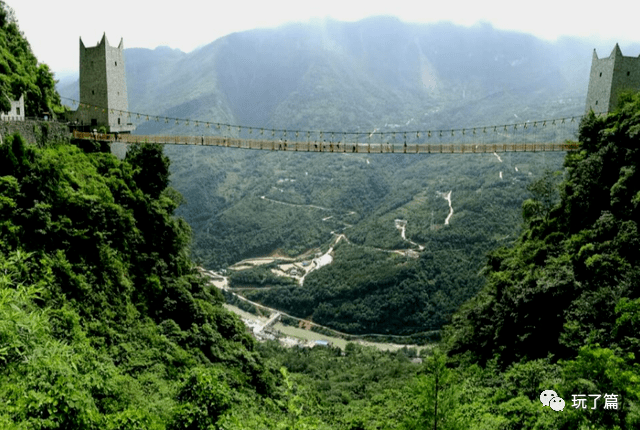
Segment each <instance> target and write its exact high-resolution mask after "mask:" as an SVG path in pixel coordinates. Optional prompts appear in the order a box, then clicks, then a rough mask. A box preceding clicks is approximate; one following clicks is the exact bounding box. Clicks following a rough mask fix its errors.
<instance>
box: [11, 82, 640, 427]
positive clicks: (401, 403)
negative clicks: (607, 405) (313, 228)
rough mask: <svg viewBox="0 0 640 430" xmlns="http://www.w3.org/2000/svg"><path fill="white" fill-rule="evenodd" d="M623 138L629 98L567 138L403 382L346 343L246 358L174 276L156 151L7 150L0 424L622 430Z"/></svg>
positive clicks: (626, 413)
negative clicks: (480, 281) (480, 277)
mask: <svg viewBox="0 0 640 430" xmlns="http://www.w3.org/2000/svg"><path fill="white" fill-rule="evenodd" d="M639 126H640V95H638V96H634V97H633V98H632V99H630V100H627V104H626V105H625V106H624V108H623V109H621V110H620V111H618V112H617V113H615V114H613V115H611V116H609V117H607V118H595V117H591V118H589V119H587V120H586V121H585V122H584V123H583V126H582V129H581V150H580V151H579V152H576V153H571V154H569V155H568V156H567V158H566V165H567V168H568V174H567V176H566V178H565V179H564V180H563V181H562V184H561V186H560V192H559V196H558V198H557V199H556V198H554V197H553V195H554V193H553V191H549V193H545V192H541V190H543V191H544V190H552V189H553V187H552V186H549V184H548V182H549V181H553V180H554V176H553V175H546V176H544V175H543V176H542V177H541V179H540V180H537V181H534V182H533V183H531V185H530V187H529V188H531V190H532V195H533V197H534V198H537V199H541V198H543V197H545V196H548V199H547V200H544V199H542V200H537V201H536V200H532V201H529V202H526V204H525V205H524V206H523V208H524V209H525V210H524V212H525V221H526V226H525V229H524V231H523V232H522V233H521V235H520V238H519V239H518V241H517V242H516V243H515V244H514V246H513V247H510V248H508V247H505V248H501V249H499V250H497V251H494V252H493V253H491V254H490V256H489V258H488V260H487V266H486V269H485V272H486V278H487V283H486V285H485V286H484V287H483V288H482V291H481V293H480V294H479V295H478V296H477V297H476V298H474V299H472V300H471V301H469V302H468V303H467V304H465V305H464V306H463V307H462V309H461V310H460V311H459V312H457V313H455V314H454V317H453V319H452V321H453V323H452V324H451V325H450V326H448V328H447V330H446V335H445V338H444V342H443V344H442V345H441V346H440V347H438V348H435V349H433V350H432V352H430V353H429V355H427V356H426V357H423V360H424V361H423V363H422V364H414V363H412V362H411V361H410V359H411V358H412V357H414V356H415V351H412V350H409V349H404V350H399V351H397V352H395V353H388V352H387V353H385V352H380V351H376V350H374V349H370V348H363V347H360V346H357V345H354V344H347V347H346V349H345V351H344V355H343V353H342V352H341V351H340V350H338V349H332V348H325V347H316V348H314V349H300V348H293V349H284V348H282V347H279V346H277V345H275V344H272V343H265V344H256V343H255V342H254V341H253V340H252V339H251V338H250V337H249V336H248V335H247V334H245V329H244V327H243V326H242V324H241V323H240V321H239V320H238V319H237V317H234V316H233V315H231V314H229V313H228V312H227V311H225V310H224V309H223V308H222V306H221V303H222V297H221V295H220V293H218V292H217V291H216V290H215V289H213V288H211V287H209V286H207V285H205V284H204V282H203V281H202V280H201V279H200V278H199V277H198V276H197V275H196V272H195V271H194V270H193V268H192V265H191V263H190V262H189V259H188V254H187V252H186V250H187V248H186V246H187V243H188V239H189V228H188V226H187V225H186V224H185V223H184V221H181V220H178V219H176V218H174V217H173V216H172V213H173V211H174V210H175V209H176V206H177V204H178V202H179V201H180V198H179V196H178V195H177V194H176V193H175V192H174V191H172V190H171V189H170V188H163V186H162V178H164V177H166V174H167V172H168V170H167V162H166V157H165V156H164V155H162V152H161V148H159V147H156V146H154V145H141V146H139V147H137V148H134V150H133V151H132V152H131V156H130V157H129V158H128V159H126V160H124V161H122V162H120V161H118V160H117V159H115V158H114V157H113V156H111V155H110V154H104V153H100V152H94V153H89V154H86V153H83V152H81V151H80V150H79V149H77V148H76V147H73V146H69V145H65V144H52V143H50V144H47V145H45V146H44V147H43V148H35V147H27V146H25V145H24V142H23V141H22V139H21V138H20V137H19V136H17V135H16V136H12V137H9V138H7V139H5V141H4V143H3V145H2V146H1V147H0V162H1V166H2V171H3V173H8V174H5V175H4V176H2V177H1V178H0V215H1V217H0V221H1V224H0V230H1V231H2V242H1V245H0V273H1V276H0V340H1V346H0V360H1V361H2V367H0V399H1V400H2V402H3V404H4V405H6V407H5V408H3V409H2V410H0V423H1V424H2V427H3V428H10V429H22V428H24V429H26V428H42V429H47V428H48V429H55V428H87V429H92V428H96V429H97V428H100V429H102V428H107V429H109V428H113V429H116V428H118V429H121V428H132V429H133V428H157V429H175V428H194V429H195V428H223V429H256V428H257V429H271V428H282V429H302V428H307V429H330V428H335V429H357V428H360V429H367V430H368V429H374V428H375V429H414V428H425V427H427V428H431V427H433V426H437V427H438V428H443V429H457V428H460V429H462V428H464V429H484V428H497V429H511V428H528V429H547V428H562V429H576V430H578V429H584V428H588V427H589V426H596V427H597V428H604V429H621V430H626V429H632V428H636V427H637V426H638V425H639V424H640V410H639V408H638V405H639V404H640V403H639V402H640V391H639V390H638V388H637V387H638V386H639V385H640V384H639V383H640V377H639V376H638V374H639V370H640V369H639V365H638V361H637V357H638V356H639V355H638V354H640V351H639V350H638V348H639V346H640V339H639V338H638V328H639V324H640V323H639V321H638V310H639V305H638V301H639V299H638V294H637V291H635V289H634V288H633V286H634V285H635V284H634V282H637V279H638V277H637V272H638V261H637V255H636V254H637V253H635V252H633V251H634V250H636V249H637V241H638V238H637V232H636V229H637V226H636V221H635V220H636V219H637V213H636V212H637V207H638V203H639V202H640V197H639V196H640V191H639V190H638V185H637V184H638V183H639V182H638V181H637V178H635V176H634V175H635V171H636V168H637V165H638V151H637V148H638V146H637V144H636V142H637V129H638V127H639ZM150 165H155V166H156V168H158V166H160V170H159V171H157V172H156V173H158V174H157V175H156V176H153V177H152V178H155V179H149V178H150V177H149V176H145V175H142V174H141V173H142V172H144V169H145V166H150ZM162 166H164V169H165V170H162ZM605 178H606V179H605ZM149 181H152V182H153V181H156V182H155V185H153V184H150V183H149ZM142 187H145V189H146V190H147V192H144V191H143V189H142ZM158 190H159V194H158V195H157V196H155V197H154V196H153V195H152V194H150V193H156V194H157V192H158ZM597 199H599V200H597ZM545 202H548V205H547V206H545ZM596 203H597V204H596ZM527 207H538V208H541V210H533V211H531V210H526V208H527ZM545 208H549V210H548V211H546V210H545ZM596 212H597V213H596ZM138 220H144V222H139V221H138ZM605 227H606V228H605ZM559 232H562V233H561V236H559V235H558V233H559ZM634 232H635V233H634ZM585 238H588V243H584V240H585ZM355 246H358V245H353V244H347V243H341V244H340V245H339V246H337V249H336V252H345V251H347V252H348V251H349V250H350V249H352V248H353V247H355ZM587 254H588V255H587ZM403 258H404V257H400V256H398V257H394V256H389V257H388V260H389V262H388V263H384V262H383V264H381V267H382V268H384V267H385V265H386V264H389V265H390V266H389V267H392V266H394V265H395V264H396V263H397V261H396V260H402V261H405V260H403ZM421 261H422V259H421V260H418V261H415V262H414V263H413V264H415V265H419V264H423V263H421ZM329 267H331V266H327V269H328V268H329ZM408 267H409V268H408V269H407V268H404V267H403V266H400V267H398V268H396V269H394V270H399V271H401V272H402V271H407V270H409V271H410V270H415V268H413V269H412V267H411V265H408ZM322 270H324V269H322ZM318 273H321V271H318ZM364 274H366V273H363V275H364ZM572 274H573V275H572ZM587 274H588V277H587V276H586V275H587ZM384 276H386V275H385V274H381V279H383V280H384ZM576 276H578V279H577V280H576V278H575V277H576ZM368 279H369V281H367V282H373V281H374V279H371V278H368ZM578 281H579V283H578ZM506 282H510V284H508V285H506V284H505V283H506ZM499 291H502V294H501V295H499V294H498V292H499ZM545 294H546V295H545ZM548 294H551V295H552V296H548ZM538 295H542V296H543V297H544V304H538V305H536V303H540V300H542V298H539V297H537V296H538ZM554 300H556V301H555V302H554ZM558 300H563V301H562V303H564V305H565V307H564V309H560V308H559V307H558V305H557V304H556V302H557V301H558ZM507 302H508V305H507ZM594 303H595V304H596V305H594ZM527 306H528V307H527ZM516 312H518V313H516ZM556 312H557V313H556ZM558 320H560V321H559V322H558ZM556 328H558V331H553V330H555V329H556ZM489 336H490V337H489ZM275 369H280V370H279V371H276V370H275ZM545 389H552V390H555V391H556V392H557V393H558V394H559V395H560V397H562V398H563V399H564V400H565V402H566V405H565V410H564V411H563V412H556V411H553V410H551V409H550V408H548V407H542V405H541V403H540V400H539V395H540V392H541V391H542V390H545ZM574 394H596V395H601V396H604V395H605V394H607V395H610V394H615V395H616V396H617V403H616V404H617V406H618V407H617V409H604V406H603V405H604V397H603V398H601V399H600V400H599V402H598V404H597V407H596V408H595V409H592V404H593V403H592V402H593V400H592V398H591V397H587V399H586V400H587V404H588V407H587V408H585V409H582V408H578V409H576V408H573V407H572V403H573V400H572V396H573V395H574Z"/></svg>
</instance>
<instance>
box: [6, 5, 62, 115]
mask: <svg viewBox="0 0 640 430" xmlns="http://www.w3.org/2000/svg"><path fill="white" fill-rule="evenodd" d="M21 95H24V97H25V112H24V113H25V115H26V116H40V114H41V113H44V112H49V113H53V112H54V111H58V112H60V111H61V110H62V107H61V104H60V95H59V94H58V92H57V91H56V89H55V81H54V79H53V73H52V72H51V70H49V66H47V65H46V64H38V60H37V59H36V57H35V56H34V55H33V52H31V46H29V42H28V41H27V39H26V38H25V37H24V35H23V34H22V32H21V31H20V29H19V28H18V22H17V21H16V19H15V15H14V14H13V11H12V10H11V9H10V8H9V7H8V6H7V5H6V3H5V2H3V1H2V2H0V111H5V112H6V111H8V110H9V109H10V108H11V104H10V101H11V100H17V99H19V98H20V96H21Z"/></svg>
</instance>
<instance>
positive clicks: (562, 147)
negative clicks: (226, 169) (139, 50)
mask: <svg viewBox="0 0 640 430" xmlns="http://www.w3.org/2000/svg"><path fill="white" fill-rule="evenodd" d="M74 137H75V138H76V139H88V140H102V141H110V142H118V143H124V144H134V143H144V142H148V143H161V144H165V145H200V146H222V147H227V148H239V149H257V150H267V151H292V152H329V153H363V154H392V153H398V154H440V153H442V154H472V153H493V152H546V151H571V150H575V149H578V144H577V143H498V144H487V143H477V144H473V143H464V144H462V143H461V144H456V143H445V144H429V143H408V144H403V143H356V142H352V143H344V142H316V141H311V142H299V141H298V142H291V141H288V142H287V141H273V140H257V139H256V140H251V139H236V138H229V137H220V136H159V135H153V136H141V135H133V134H121V135H119V136H118V138H117V139H116V137H115V135H113V134H95V133H83V132H78V131H74Z"/></svg>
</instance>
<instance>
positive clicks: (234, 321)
mask: <svg viewBox="0 0 640 430" xmlns="http://www.w3.org/2000/svg"><path fill="white" fill-rule="evenodd" d="M158 159H160V160H165V161H163V162H167V161H166V157H164V156H163V155H162V149H161V148H157V147H149V148H143V150H142V151H140V153H138V154H137V157H136V158H135V160H136V161H135V162H136V165H131V164H130V163H129V162H127V161H124V162H120V161H118V160H117V159H116V158H115V157H113V156H112V155H110V154H104V153H91V154H85V153H83V152H82V151H80V150H79V149H78V148H76V147H74V146H69V145H66V144H54V143H49V144H47V145H45V146H44V147H43V148H34V147H28V146H26V145H25V144H24V141H23V140H22V138H21V137H20V136H19V135H15V136H11V137H9V138H7V139H6V140H5V141H4V143H3V144H2V145H0V165H2V166H3V167H5V169H4V170H3V174H5V176H2V177H0V214H1V215H2V217H1V218H0V229H1V231H2V238H1V239H0V361H2V366H1V367H0V369H1V370H0V387H2V388H0V398H1V399H2V402H3V404H5V405H8V409H7V408H5V409H3V410H2V411H0V422H1V423H3V424H4V423H6V424H7V426H9V425H10V424H11V425H14V426H17V427H16V428H23V427H24V428H78V429H80V428H87V429H89V428H108V429H116V428H117V429H122V428H131V429H134V428H167V425H169V423H175V425H178V424H180V423H190V422H191V423H196V424H195V425H196V427H197V428H202V426H201V425H200V424H202V423H209V424H212V425H213V424H215V422H216V420H217V419H218V418H219V417H220V414H221V413H222V412H224V411H225V410H226V409H225V408H228V407H229V405H230V404H231V403H230V399H229V398H227V400H225V401H224V402H222V403H220V402H221V401H219V399H218V398H217V397H216V398H215V399H213V400H212V398H210V397H207V396H209V394H207V395H206V396H205V393H209V390H208V389H206V386H207V385H206V384H209V383H214V384H217V382H215V381H217V379H211V377H210V376H207V375H209V373H210V372H211V371H212V370H211V369H214V368H210V367H208V366H211V365H212V363H222V364H223V365H224V369H225V370H224V371H223V372H222V373H219V374H216V375H222V374H224V375H226V376H225V378H227V379H226V380H227V381H231V382H228V383H232V384H233V387H234V389H235V390H237V391H238V392H245V393H247V394H245V396H249V397H251V396H258V393H262V394H266V393H269V392H270V391H271V390H272V389H273V387H274V383H275V379H274V376H273V374H272V373H271V372H270V371H269V370H268V367H266V368H265V365H264V363H263V362H262V360H261V358H260V357H259V356H258V355H257V353H256V352H255V351H254V347H255V345H254V342H253V340H252V339H251V338H250V337H249V336H248V334H246V333H245V328H244V326H243V324H242V323H241V322H240V321H239V319H238V318H237V317H235V316H233V315H232V314H230V313H229V312H227V311H225V310H224V309H223V308H222V306H221V305H222V302H223V298H222V295H221V294H220V293H219V292H218V291H217V290H216V289H214V288H211V287H209V286H207V285H205V282H204V280H202V279H201V278H200V277H199V276H198V275H197V272H196V271H195V270H194V268H193V265H192V263H191V262H190V260H189V258H188V251H187V245H188V242H189V239H190V229H189V227H188V225H187V224H186V223H185V222H184V221H183V220H180V219H176V218H175V217H173V216H172V215H173V211H174V210H175V208H176V207H177V206H178V204H179V202H180V196H179V195H178V194H177V193H176V192H175V191H173V190H171V189H167V188H166V182H163V181H162V178H159V179H154V178H153V177H152V178H149V177H147V178H146V179H145V180H146V181H147V182H145V183H144V185H142V186H140V185H139V184H138V182H139V181H140V180H141V179H140V178H138V179H136V174H137V173H138V172H139V170H138V169H139V167H138V166H148V165H149V161H150V160H151V161H153V160H158ZM154 180H156V182H155V183H152V182H153V181H154ZM143 187H144V188H143ZM198 375H200V376H198ZM193 378H196V379H195V380H192V379H193ZM194 381H195V382H194ZM198 381H199V382H198ZM207 381H209V382H207ZM198 384H200V385H198ZM203 384H204V385H203ZM221 389H222V388H221ZM189 390H192V391H189ZM194 390H195V391H194ZM227 390H228V389H227ZM222 392H223V391H221V393H222ZM190 393H191V394H190ZM212 402H213V403H212ZM214 403H215V404H216V405H217V404H218V403H220V404H222V405H223V406H224V407H223V409H217V410H219V411H220V413H219V414H218V415H215V414H213V413H212V410H213V409H212V408H214V407H218V406H214ZM203 414H204V415H203ZM205 415H206V416H207V417H208V418H203V417H204V416H205ZM203 420H204V421H203ZM207 420H208V421H207Z"/></svg>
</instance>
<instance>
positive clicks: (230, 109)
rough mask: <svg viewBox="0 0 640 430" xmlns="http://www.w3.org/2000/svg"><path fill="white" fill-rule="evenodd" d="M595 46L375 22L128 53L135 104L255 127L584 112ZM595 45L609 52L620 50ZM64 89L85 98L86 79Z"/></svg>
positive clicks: (392, 125)
mask: <svg viewBox="0 0 640 430" xmlns="http://www.w3.org/2000/svg"><path fill="white" fill-rule="evenodd" d="M125 45H126V41H125ZM593 48H594V46H593V43H592V42H590V41H587V40H582V39H561V40H559V41H557V42H554V43H551V42H547V41H542V40H540V39H537V38H535V37H534V36H531V35H527V34H521V33H514V32H508V31H501V30H496V29H494V28H492V27H491V26H490V25H488V24H484V25H476V26H473V27H460V26H456V25H453V24H448V23H441V24H430V25H427V24H407V23H403V22H401V21H399V20H398V19H395V18H390V17H375V18H368V19H365V20H362V21H358V22H353V23H345V22H337V21H331V20H327V21H322V22H316V23H312V24H289V25H284V26H282V27H279V28H276V29H265V30H253V31H246V32H241V33H234V34H231V35H228V36H226V37H223V38H220V39H218V40H216V41H214V42H212V43H210V44H209V45H206V46H204V47H202V48H200V49H198V50H195V51H193V52H191V53H189V54H186V53H183V52H181V51H179V50H172V49H169V48H167V47H159V48H156V49H154V50H149V49H141V48H135V49H126V50H125V57H126V61H127V63H126V67H127V82H128V92H129V106H130V109H131V110H133V111H137V112H144V113H149V114H154V115H162V116H170V117H178V118H191V119H199V120H204V121H216V122H225V123H232V124H242V125H248V126H255V127H278V128H287V129H296V128H297V129H325V130H340V131H368V130H371V129H373V128H379V129H381V130H382V131H385V130H389V131H393V130H395V129H401V128H406V129H408V130H415V129H437V128H453V127H469V126H477V125H487V124H496V123H498V124H500V123H503V122H505V123H507V122H521V121H523V120H536V119H543V118H550V117H559V116H571V115H580V114H582V113H583V109H584V100H585V96H586V90H587V83H588V74H589V67H590V64H591V53H592V50H593ZM597 48H598V49H599V51H598V54H599V55H600V56H601V57H602V56H605V55H608V54H609V50H608V49H611V48H610V47H609V48H607V47H604V48H601V47H597ZM624 53H625V55H631V54H632V53H627V52H624ZM58 88H59V91H60V93H61V95H62V96H66V97H72V98H76V99H77V98H78V84H77V81H73V80H69V78H68V79H66V80H65V81H63V82H61V83H60V84H59V85H58ZM160 127H163V129H162V132H169V133H183V132H186V129H183V128H182V127H184V126H176V125H175V124H169V125H168V126H167V125H165V124H163V123H162V124H156V123H147V124H144V123H143V124H141V125H140V126H139V128H138V133H145V134H146V133H154V132H159V131H160ZM192 132H193V131H192Z"/></svg>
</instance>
